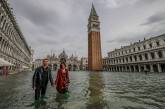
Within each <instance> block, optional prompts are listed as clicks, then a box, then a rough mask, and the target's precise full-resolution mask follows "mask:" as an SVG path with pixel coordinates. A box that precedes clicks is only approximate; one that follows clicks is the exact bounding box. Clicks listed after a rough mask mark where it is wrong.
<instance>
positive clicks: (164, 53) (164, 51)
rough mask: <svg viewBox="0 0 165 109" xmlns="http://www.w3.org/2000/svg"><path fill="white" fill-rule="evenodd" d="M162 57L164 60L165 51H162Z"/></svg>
mask: <svg viewBox="0 0 165 109" xmlns="http://www.w3.org/2000/svg"><path fill="white" fill-rule="evenodd" d="M162 54H163V57H164V58H165V50H162Z"/></svg>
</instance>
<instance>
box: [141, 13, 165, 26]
mask: <svg viewBox="0 0 165 109" xmlns="http://www.w3.org/2000/svg"><path fill="white" fill-rule="evenodd" d="M162 21H165V12H159V13H155V14H154V15H152V16H150V17H149V18H148V19H147V21H146V22H145V23H143V24H142V25H151V24H154V23H160V22H162Z"/></svg>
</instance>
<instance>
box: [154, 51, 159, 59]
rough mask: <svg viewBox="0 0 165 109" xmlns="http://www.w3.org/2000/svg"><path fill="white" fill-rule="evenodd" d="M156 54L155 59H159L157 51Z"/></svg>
mask: <svg viewBox="0 0 165 109" xmlns="http://www.w3.org/2000/svg"><path fill="white" fill-rule="evenodd" d="M154 54H155V58H156V59H158V58H159V56H158V52H157V51H156V52H154Z"/></svg>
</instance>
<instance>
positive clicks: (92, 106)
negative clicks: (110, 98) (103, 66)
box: [86, 72, 109, 109]
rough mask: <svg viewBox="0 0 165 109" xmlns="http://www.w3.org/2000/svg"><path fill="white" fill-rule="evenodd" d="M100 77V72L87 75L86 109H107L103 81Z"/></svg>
mask: <svg viewBox="0 0 165 109" xmlns="http://www.w3.org/2000/svg"><path fill="white" fill-rule="evenodd" d="M102 76H103V75H102V73H101V72H90V73H89V87H88V91H89V96H88V97H89V98H88V101H87V104H86V105H87V109H109V108H108V105H106V101H105V100H104V95H103V90H104V81H103V77H102Z"/></svg>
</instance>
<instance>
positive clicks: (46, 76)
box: [32, 59, 54, 101]
mask: <svg viewBox="0 0 165 109" xmlns="http://www.w3.org/2000/svg"><path fill="white" fill-rule="evenodd" d="M48 81H50V83H51V86H54V84H53V78H52V74H51V68H50V67H49V66H48V59H44V60H43V65H42V66H40V67H38V68H36V70H35V72H34V75H33V80H32V87H33V89H34V90H35V101H38V100H39V99H40V98H41V99H43V98H45V94H46V89H47V84H48Z"/></svg>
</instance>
